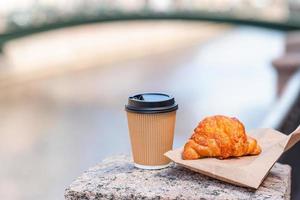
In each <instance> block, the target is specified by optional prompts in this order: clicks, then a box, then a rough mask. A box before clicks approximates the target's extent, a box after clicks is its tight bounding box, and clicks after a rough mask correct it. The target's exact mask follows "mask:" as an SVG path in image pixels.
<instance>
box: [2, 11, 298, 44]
mask: <svg viewBox="0 0 300 200" xmlns="http://www.w3.org/2000/svg"><path fill="white" fill-rule="evenodd" d="M125 20H194V21H213V22H222V23H231V24H243V25H251V26H258V27H265V28H270V29H276V30H284V31H289V30H297V29H300V21H298V20H295V19H293V18H289V19H287V20H285V21H270V20H264V19H255V18H243V17H238V16H236V15H233V14H231V13H230V12H206V11H201V12H200V11H197V12H190V11H188V12H187V11H184V12H178V11H176V12H167V13H164V12H131V13H126V12H120V11H115V12H105V13H102V14H99V15H94V16H88V17H84V16H77V17H76V16H75V17H72V18H67V19H60V20H58V21H55V22H48V23H42V24H39V25H32V26H25V27H22V26H14V28H11V29H9V30H7V31H6V32H4V33H1V34H0V48H1V47H2V46H3V44H4V43H5V42H7V41H8V40H11V39H15V38H18V37H23V36H26V35H30V34H33V33H38V32H42V31H48V30H51V29H57V28H62V27H67V26H76V25H80V24H87V23H99V22H112V21H125Z"/></svg>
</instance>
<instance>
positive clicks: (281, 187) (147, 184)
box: [65, 156, 291, 200]
mask: <svg viewBox="0 0 300 200" xmlns="http://www.w3.org/2000/svg"><path fill="white" fill-rule="evenodd" d="M290 175H291V168H290V167H289V166H288V165H282V164H279V163H276V164H275V165H274V167H273V168H272V170H271V172H270V173H269V175H268V177H267V178H266V179H265V181H264V182H263V183H262V185H261V186H260V187H259V189H258V190H256V191H255V190H252V189H248V188H243V187H238V186H234V185H231V184H227V183H224V182H221V181H218V180H215V179H212V178H209V177H207V176H204V175H201V174H198V173H195V172H192V171H190V170H188V169H185V168H183V167H180V166H178V165H175V164H172V165H171V166H170V167H169V168H165V169H161V170H142V169H137V168H135V167H134V166H133V164H132V162H131V161H130V159H129V157H128V156H115V157H111V158H108V159H106V160H104V161H103V162H102V163H100V164H99V165H97V166H95V167H93V168H91V169H89V170H88V171H86V172H85V173H84V174H83V175H82V176H81V177H79V178H78V179H77V180H75V181H74V182H73V183H72V184H71V185H70V186H69V187H68V188H67V189H66V191H65V198H66V199H67V200H79V199H80V200H90V199H92V200H96V199H188V200H192V199H201V200H205V199H232V200H234V199H239V200H241V199H247V200H248V199H260V200H269V199H274V200H275V199H276V200H279V199H290V184H291V183H290V178H291V177H290Z"/></svg>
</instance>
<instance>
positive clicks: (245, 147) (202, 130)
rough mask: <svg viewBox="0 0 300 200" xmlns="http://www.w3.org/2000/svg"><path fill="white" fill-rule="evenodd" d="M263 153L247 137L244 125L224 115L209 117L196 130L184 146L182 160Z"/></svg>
mask: <svg viewBox="0 0 300 200" xmlns="http://www.w3.org/2000/svg"><path fill="white" fill-rule="evenodd" d="M260 152H261V148H260V146H259V145H258V144H257V142H256V140H255V139H253V138H251V137H249V136H247V135H246V132H245V127H244V125H243V124H242V123H241V122H240V121H239V120H238V119H236V118H230V117H226V116H222V115H216V116H212V117H207V118H205V119H204V120H202V121H201V122H200V123H199V124H198V126H197V127H196V128H195V130H194V133H193V135H192V137H191V138H190V139H189V140H188V141H187V143H186V144H185V146H184V150H183V153H182V158H183V159H185V160H193V159H198V158H203V157H217V158H220V159H224V158H228V157H238V156H244V155H257V154H259V153H260Z"/></svg>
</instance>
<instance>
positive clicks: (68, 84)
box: [0, 0, 300, 200]
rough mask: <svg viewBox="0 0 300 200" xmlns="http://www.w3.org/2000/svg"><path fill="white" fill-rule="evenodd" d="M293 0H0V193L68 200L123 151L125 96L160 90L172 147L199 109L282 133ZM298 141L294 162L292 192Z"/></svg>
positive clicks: (299, 15)
mask: <svg viewBox="0 0 300 200" xmlns="http://www.w3.org/2000/svg"><path fill="white" fill-rule="evenodd" d="M299 28H300V1H297V0H174V1H171V0H165V1H160V0H127V1H125V0H10V1H0V163H1V164H0V198H1V199H8V200H20V199H22V200H29V199H30V200H32V199H34V200H35V199H44V200H48V199H49V200H50V199H51V200H52V199H64V196H63V194H64V189H65V188H66V187H67V186H68V185H69V184H70V183H71V182H72V180H74V179H75V178H76V177H77V176H79V175H80V174H81V173H82V172H83V171H84V170H86V169H87V168H89V167H91V166H93V165H95V164H97V163H98V162H100V161H101V160H102V159H104V158H105V157H107V156H110V155H114V154H130V143H129V138H128V131H127V121H126V114H125V111H124V105H125V104H126V102H127V97H128V96H129V95H132V94H135V93H139V92H165V93H169V94H172V95H174V96H175V98H176V100H177V102H178V104H179V110H178V113H177V123H176V131H175V142H174V147H179V146H181V145H182V144H183V143H184V142H185V141H186V139H187V138H188V137H189V136H190V134H191V133H192V130H193V129H194V126H195V125H196V124H197V123H198V121H200V120H201V119H202V118H203V117H204V116H207V115H214V114H224V115H229V116H235V117H237V118H239V119H240V120H241V121H243V122H244V124H245V126H246V129H247V130H250V129H255V128H260V127H271V128H275V129H277V130H280V131H282V132H284V133H286V134H289V133H290V132H291V131H292V130H294V129H295V128H296V127H297V126H298V125H299V124H300V71H299V69H300V32H298V31H297V30H298V29H299ZM299 146H300V145H298V146H296V147H295V148H293V149H292V150H291V151H289V152H288V153H287V154H285V156H283V157H282V158H281V160H280V162H282V163H288V164H290V165H292V167H293V175H292V197H293V199H300V171H297V169H298V168H299V166H300V159H299V151H300V147H299Z"/></svg>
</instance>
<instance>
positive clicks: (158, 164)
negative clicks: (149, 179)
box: [126, 93, 178, 169]
mask: <svg viewBox="0 0 300 200" xmlns="http://www.w3.org/2000/svg"><path fill="white" fill-rule="evenodd" d="M177 109H178V105H177V104H176V102H175V100H174V98H173V97H171V96H170V95H167V94H161V93H144V94H138V95H134V96H132V97H129V99H128V104H127V105H126V111H127V119H128V128H129V135H130V141H131V149H132V155H133V160H134V163H135V166H136V167H139V168H143V169H161V168H164V167H166V166H168V164H169V163H170V160H169V159H168V158H167V157H165V156H164V153H165V152H167V151H169V150H171V149H172V147H173V139H174V128H175V120H176V110H177Z"/></svg>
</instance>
